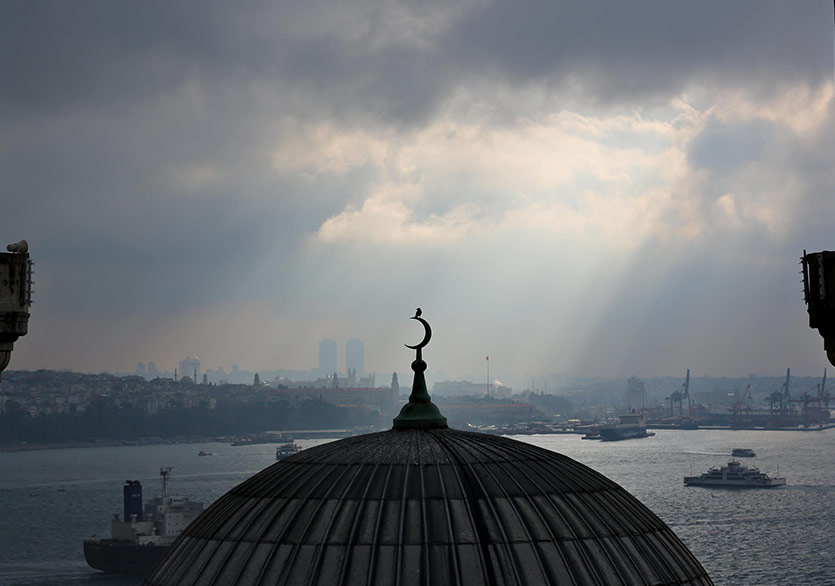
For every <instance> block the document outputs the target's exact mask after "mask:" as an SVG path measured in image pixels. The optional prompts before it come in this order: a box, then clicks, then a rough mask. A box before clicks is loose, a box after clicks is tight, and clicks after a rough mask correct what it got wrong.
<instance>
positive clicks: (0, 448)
mask: <svg viewBox="0 0 835 586" xmlns="http://www.w3.org/2000/svg"><path fill="white" fill-rule="evenodd" d="M226 441H227V439H226V438H219V437H199V438H198V437H194V438H191V437H189V438H176V439H162V438H154V439H141V440H102V441H93V442H56V443H31V444H30V443H24V444H0V453H6V452H34V451H38V450H64V449H70V448H112V447H118V446H158V445H163V444H205V443H218V442H220V443H223V442H226Z"/></svg>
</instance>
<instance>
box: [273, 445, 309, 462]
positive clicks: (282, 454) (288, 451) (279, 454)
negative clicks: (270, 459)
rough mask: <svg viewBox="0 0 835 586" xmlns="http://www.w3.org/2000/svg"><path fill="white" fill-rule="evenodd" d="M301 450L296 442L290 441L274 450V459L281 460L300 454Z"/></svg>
mask: <svg viewBox="0 0 835 586" xmlns="http://www.w3.org/2000/svg"><path fill="white" fill-rule="evenodd" d="M301 451H302V449H301V447H300V446H299V444H297V443H296V442H293V441H290V442H287V443H286V444H281V445H280V446H278V447H277V448H276V449H275V459H276V460H283V459H284V458H286V457H287V456H292V455H293V454H298V453H299V452H301Z"/></svg>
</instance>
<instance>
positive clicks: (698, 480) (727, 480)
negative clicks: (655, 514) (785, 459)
mask: <svg viewBox="0 0 835 586" xmlns="http://www.w3.org/2000/svg"><path fill="white" fill-rule="evenodd" d="M684 484H685V485H686V486H715V487H724V488H772V487H775V486H783V485H784V484H786V479H785V478H771V477H769V475H768V474H766V473H765V472H760V470H759V469H758V468H754V467H751V468H748V467H747V466H743V465H742V464H740V463H739V462H736V461H732V462H728V465H727V466H722V467H721V468H715V467H714V468H711V469H710V470H708V471H707V472H705V473H704V474H702V475H701V476H685V477H684Z"/></svg>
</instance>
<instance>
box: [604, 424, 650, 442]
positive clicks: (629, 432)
mask: <svg viewBox="0 0 835 586" xmlns="http://www.w3.org/2000/svg"><path fill="white" fill-rule="evenodd" d="M599 433H600V439H601V440H603V441H604V442H616V441H620V440H628V439H636V438H640V437H649V434H648V433H647V428H646V427H639V426H629V427H626V426H623V427H621V426H616V427H610V428H606V427H601V428H600V431H599Z"/></svg>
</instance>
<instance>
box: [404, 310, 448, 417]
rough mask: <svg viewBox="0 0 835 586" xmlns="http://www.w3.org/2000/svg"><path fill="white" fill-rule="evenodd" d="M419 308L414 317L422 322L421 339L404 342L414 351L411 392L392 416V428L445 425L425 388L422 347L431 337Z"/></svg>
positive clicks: (424, 363) (430, 329) (430, 331)
mask: <svg viewBox="0 0 835 586" xmlns="http://www.w3.org/2000/svg"><path fill="white" fill-rule="evenodd" d="M421 313H423V312H422V311H421V310H420V308H418V309H417V311H416V312H415V315H414V317H411V318H409V319H414V320H417V321H419V322H420V323H422V324H423V328H424V332H425V334H424V337H423V340H422V341H421V342H420V343H419V344H416V345H414V346H409V345H408V344H405V346H406V347H407V348H411V349H412V350H414V351H415V354H416V356H415V360H414V361H413V362H412V370H413V371H414V373H415V378H414V382H413V383H412V394H411V395H409V402H408V403H407V404H405V405H403V408H402V409H401V410H400V415H398V416H397V417H395V418H394V429H437V428H441V427H447V423H446V417H444V416H443V415H441V411H440V410H439V409H438V406H437V405H435V404H434V403H433V402H432V399H431V398H430V397H429V392H428V391H427V390H426V378H425V377H424V376H423V373H424V372H425V371H426V362H424V361H423V352H422V350H423V348H424V347H425V346H426V345H427V344H428V343H429V340H431V339H432V328H430V327H429V324H428V323H427V321H426V320H425V319H423V318H422V317H420V316H421Z"/></svg>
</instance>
